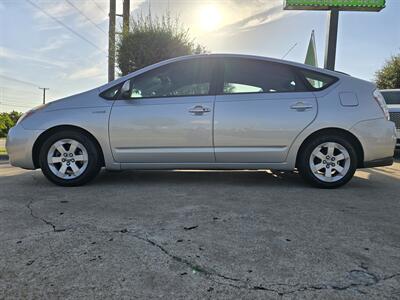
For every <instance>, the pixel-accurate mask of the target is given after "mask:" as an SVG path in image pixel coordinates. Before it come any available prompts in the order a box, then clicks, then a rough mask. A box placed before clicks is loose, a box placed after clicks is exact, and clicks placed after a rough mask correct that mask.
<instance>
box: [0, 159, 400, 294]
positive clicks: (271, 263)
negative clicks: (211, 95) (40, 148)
mask: <svg viewBox="0 0 400 300" xmlns="http://www.w3.org/2000/svg"><path fill="white" fill-rule="evenodd" d="M399 182H400V163H399V162H397V163H396V164H395V165H393V166H391V167H386V168H376V169H367V170H362V171H359V172H357V174H356V177H355V178H354V179H353V180H352V181H351V182H350V183H349V184H348V185H347V186H345V187H343V188H340V189H336V190H319V189H314V188H311V187H308V186H307V185H305V184H304V183H303V181H302V180H301V179H300V178H299V176H298V175H297V174H294V173H285V174H283V173H274V172H123V173H111V172H102V173H101V174H100V176H99V177H98V178H97V179H96V180H95V181H94V182H93V183H91V184H90V185H87V186H84V187H79V188H61V187H57V186H54V185H52V184H50V183H49V182H48V181H47V180H46V179H45V178H44V177H43V176H42V174H41V172H40V171H23V170H20V169H16V168H12V167H10V166H9V165H8V164H5V163H3V164H1V165H0V299H10V298H29V299H42V298H49V299H54V298H62V299H79V298H81V299H106V298H118V299H124V298H126V299H128V298H129V299H133V298H136V299H155V298H162V299H239V298H242V299H276V298H278V299H279V298H283V299H310V298H313V299H385V298H386V299H400V218H399V216H400V214H399V213H400V196H399V195H400V184H399Z"/></svg>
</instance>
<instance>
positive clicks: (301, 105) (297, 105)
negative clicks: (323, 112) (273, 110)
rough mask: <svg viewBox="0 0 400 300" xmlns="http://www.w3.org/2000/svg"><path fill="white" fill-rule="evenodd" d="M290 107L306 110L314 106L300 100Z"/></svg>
mask: <svg viewBox="0 0 400 300" xmlns="http://www.w3.org/2000/svg"><path fill="white" fill-rule="evenodd" d="M290 108H291V109H295V110H297V111H304V110H307V109H311V108H313V106H312V104H310V103H304V102H302V101H300V102H297V103H295V104H293V105H292V106H290Z"/></svg>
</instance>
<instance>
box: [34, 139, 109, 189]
mask: <svg viewBox="0 0 400 300" xmlns="http://www.w3.org/2000/svg"><path fill="white" fill-rule="evenodd" d="M39 155H40V157H39V161H40V167H41V169H42V172H43V174H44V175H45V176H46V177H47V178H48V179H49V180H50V181H52V182H54V183H56V184H58V185H62V186H78V185H83V184H85V183H87V182H89V181H90V180H92V179H93V178H94V177H95V176H96V175H97V174H98V173H99V170H100V168H101V160H100V156H99V151H98V149H97V147H96V144H95V143H94V141H93V140H92V139H91V138H90V137H89V136H87V135H86V134H83V133H80V132H76V131H61V132H57V133H55V134H53V135H51V136H49V137H48V138H47V140H45V142H44V143H43V145H42V147H41V150H40V154H39Z"/></svg>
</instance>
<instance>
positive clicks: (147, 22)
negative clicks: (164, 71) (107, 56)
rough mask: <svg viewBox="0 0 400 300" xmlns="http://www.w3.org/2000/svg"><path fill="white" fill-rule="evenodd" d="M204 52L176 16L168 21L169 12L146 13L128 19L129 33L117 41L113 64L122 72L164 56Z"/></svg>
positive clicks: (139, 67)
mask: <svg viewBox="0 0 400 300" xmlns="http://www.w3.org/2000/svg"><path fill="white" fill-rule="evenodd" d="M204 52H205V48H204V47H203V46H201V45H198V44H197V45H196V44H195V43H194V42H193V40H192V39H191V38H190V36H189V31H188V30H187V29H184V28H183V27H181V26H180V25H179V18H178V17H176V18H175V19H174V20H171V17H170V14H169V12H167V13H165V14H164V15H163V16H162V17H161V18H159V17H153V16H152V15H151V13H150V12H149V13H148V15H147V16H143V14H139V15H138V16H137V17H136V18H132V21H131V25H130V30H129V32H128V33H126V34H124V35H123V36H122V37H121V39H120V40H119V41H118V43H117V64H118V67H119V69H120V71H121V75H126V74H128V73H131V72H133V71H135V70H138V69H141V68H143V67H146V66H148V65H151V64H154V63H157V62H159V61H162V60H165V59H168V58H173V57H177V56H182V55H189V54H200V53H204Z"/></svg>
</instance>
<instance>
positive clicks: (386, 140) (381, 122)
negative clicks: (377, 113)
mask: <svg viewBox="0 0 400 300" xmlns="http://www.w3.org/2000/svg"><path fill="white" fill-rule="evenodd" d="M351 132H352V133H353V134H354V135H355V136H356V137H357V138H358V139H359V141H360V142H361V146H362V148H363V152H364V164H363V166H364V167H371V166H384V165H387V164H391V163H390V161H389V160H390V158H392V157H393V153H394V149H395V146H396V140H397V136H396V128H395V125H394V123H393V122H390V121H387V120H386V119H383V118H381V119H374V120H366V121H362V122H359V123H357V124H356V125H355V126H353V127H352V128H351Z"/></svg>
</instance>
